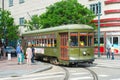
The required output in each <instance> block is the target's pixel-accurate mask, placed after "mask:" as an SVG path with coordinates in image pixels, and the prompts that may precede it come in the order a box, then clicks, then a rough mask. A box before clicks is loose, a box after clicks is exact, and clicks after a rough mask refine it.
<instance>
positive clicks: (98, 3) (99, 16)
mask: <svg viewBox="0 0 120 80" xmlns="http://www.w3.org/2000/svg"><path fill="white" fill-rule="evenodd" d="M98 57H100V2H98Z"/></svg>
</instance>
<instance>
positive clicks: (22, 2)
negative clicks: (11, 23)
mask: <svg viewBox="0 0 120 80" xmlns="http://www.w3.org/2000/svg"><path fill="white" fill-rule="evenodd" d="M2 1H4V9H6V10H9V11H10V12H11V14H12V16H13V17H14V19H15V24H17V25H19V26H20V28H19V29H20V32H21V33H22V32H24V30H23V29H25V28H24V26H25V25H24V20H25V19H26V20H29V19H30V18H31V16H32V15H35V14H38V15H40V14H42V13H44V12H45V11H46V7H48V6H49V5H51V4H54V3H55V2H58V1H61V0H0V3H1V4H0V7H2V5H3V4H2ZM78 2H79V3H81V4H83V5H85V6H86V7H88V8H89V9H91V10H93V12H94V13H95V14H96V16H97V15H98V10H99V12H100V51H101V54H105V52H106V48H107V47H111V46H112V45H113V46H114V47H115V54H119V53H120V8H119V6H120V0H78ZM98 2H100V5H99V6H98ZM98 7H99V9H98ZM93 22H94V23H96V25H98V17H96V18H95V19H94V20H93ZM96 35H97V33H96ZM95 42H97V36H95ZM96 44H97V43H95V45H96ZM97 50H98V49H97V46H96V49H95V53H97Z"/></svg>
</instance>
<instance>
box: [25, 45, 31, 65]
mask: <svg viewBox="0 0 120 80" xmlns="http://www.w3.org/2000/svg"><path fill="white" fill-rule="evenodd" d="M26 58H27V64H31V58H32V49H31V48H30V47H28V48H27V49H26Z"/></svg>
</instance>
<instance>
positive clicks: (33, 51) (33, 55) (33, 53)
mask: <svg viewBox="0 0 120 80" xmlns="http://www.w3.org/2000/svg"><path fill="white" fill-rule="evenodd" d="M31 49H32V58H31V62H32V63H35V62H34V57H35V48H34V46H33V45H32V48H31Z"/></svg>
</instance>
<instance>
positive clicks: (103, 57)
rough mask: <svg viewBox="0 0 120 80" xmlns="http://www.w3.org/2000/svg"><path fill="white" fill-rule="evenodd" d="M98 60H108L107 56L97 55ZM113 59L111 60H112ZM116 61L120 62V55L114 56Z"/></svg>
mask: <svg viewBox="0 0 120 80" xmlns="http://www.w3.org/2000/svg"><path fill="white" fill-rule="evenodd" d="M110 57H111V56H110ZM95 58H96V59H107V56H106V55H100V57H98V55H95ZM110 59H111V58H110ZM114 60H120V54H119V55H115V56H114Z"/></svg>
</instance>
